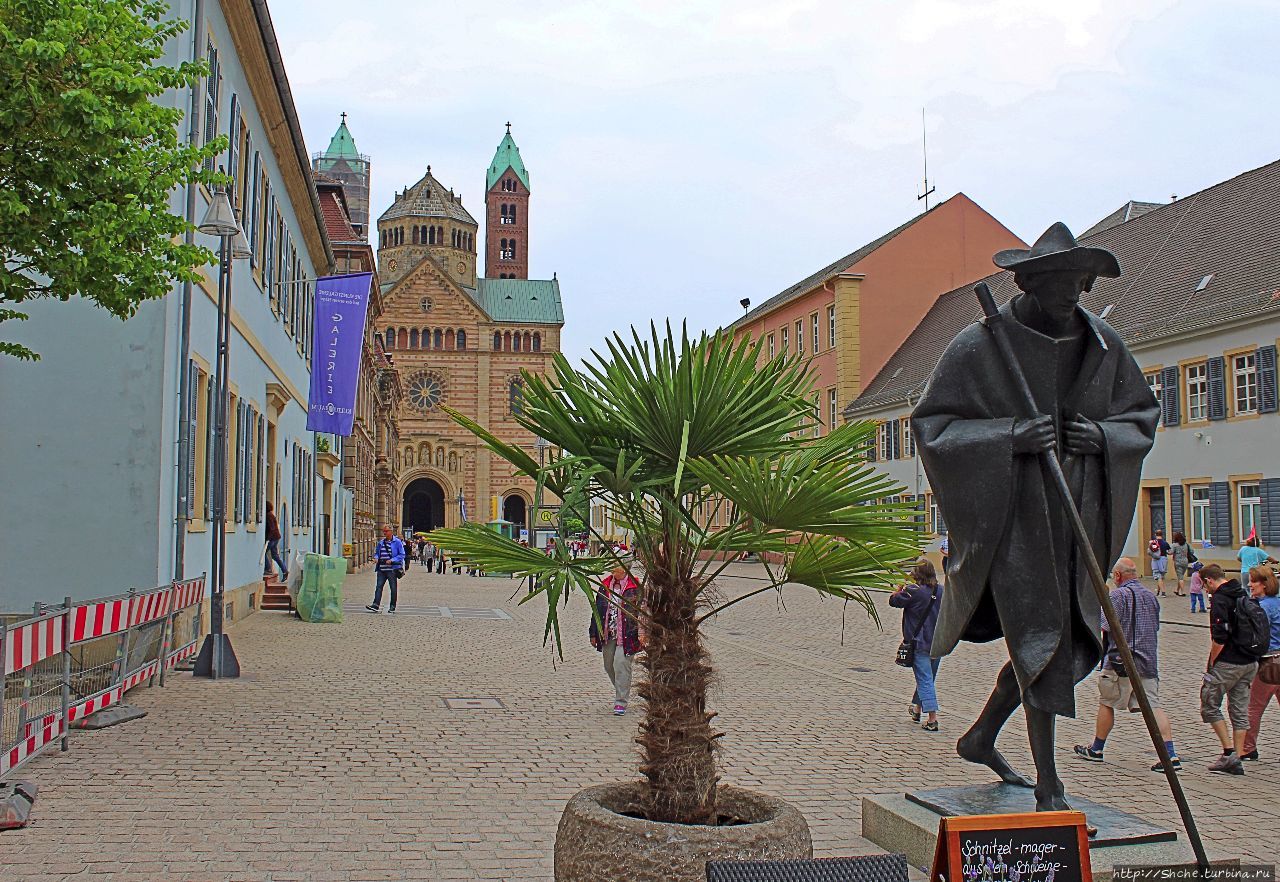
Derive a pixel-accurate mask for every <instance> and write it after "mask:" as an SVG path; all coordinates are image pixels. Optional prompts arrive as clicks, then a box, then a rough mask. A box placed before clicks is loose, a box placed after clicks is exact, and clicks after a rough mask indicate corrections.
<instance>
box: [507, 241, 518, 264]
mask: <svg viewBox="0 0 1280 882" xmlns="http://www.w3.org/2000/svg"><path fill="white" fill-rule="evenodd" d="M507 259H508V260H515V259H516V240H515V239H512V240H511V253H510V254H508V255H507Z"/></svg>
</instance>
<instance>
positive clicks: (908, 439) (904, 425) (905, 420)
mask: <svg viewBox="0 0 1280 882" xmlns="http://www.w3.org/2000/svg"><path fill="white" fill-rule="evenodd" d="M898 422H899V423H900V424H901V426H900V428H899V429H898V432H899V433H900V437H901V438H902V455H903V456H905V457H906V458H907V459H914V458H915V455H916V439H915V438H913V437H912V436H911V417H902V418H900V419H899V420H898Z"/></svg>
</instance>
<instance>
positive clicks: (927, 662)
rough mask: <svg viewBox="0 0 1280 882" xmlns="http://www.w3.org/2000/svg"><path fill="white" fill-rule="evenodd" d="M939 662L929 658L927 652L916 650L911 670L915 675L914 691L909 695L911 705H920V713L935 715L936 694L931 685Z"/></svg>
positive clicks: (936, 708)
mask: <svg viewBox="0 0 1280 882" xmlns="http://www.w3.org/2000/svg"><path fill="white" fill-rule="evenodd" d="M939 661H941V659H936V658H929V653H928V652H921V651H920V649H919V647H917V648H916V660H915V664H914V665H912V668H911V669H912V671H913V672H914V673H915V675H916V691H915V692H913V693H911V703H912V704H918V705H920V710H921V712H922V713H926V714H927V713H936V712H937V710H938V692H937V690H936V689H934V685H933V684H934V680H935V679H936V678H937V676H938V662H939Z"/></svg>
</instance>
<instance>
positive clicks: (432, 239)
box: [427, 227, 436, 245]
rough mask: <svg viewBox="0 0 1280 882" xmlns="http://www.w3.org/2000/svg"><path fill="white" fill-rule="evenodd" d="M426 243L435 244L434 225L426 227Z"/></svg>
mask: <svg viewBox="0 0 1280 882" xmlns="http://www.w3.org/2000/svg"><path fill="white" fill-rule="evenodd" d="M427 244H428V245H434V244H436V228H435V227H427Z"/></svg>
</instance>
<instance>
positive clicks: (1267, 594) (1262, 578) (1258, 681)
mask: <svg viewBox="0 0 1280 882" xmlns="http://www.w3.org/2000/svg"><path fill="white" fill-rule="evenodd" d="M1249 593H1250V595H1252V597H1253V599H1254V600H1256V601H1258V606H1260V607H1262V609H1263V611H1265V612H1266V614H1267V620H1268V621H1270V622H1271V642H1270V644H1269V645H1268V646H1267V654H1266V655H1264V656H1263V657H1262V661H1261V662H1259V663H1258V674H1257V676H1255V677H1254V678H1253V685H1252V686H1250V687H1249V731H1248V733H1247V734H1246V735H1245V736H1244V752H1243V753H1242V754H1240V759H1242V760H1256V759H1257V758H1258V730H1259V729H1261V728H1262V714H1263V712H1264V711H1266V709H1267V705H1269V704H1271V700H1272V699H1273V698H1274V699H1275V700H1276V702H1277V703H1280V582H1277V580H1276V574H1275V573H1273V572H1272V571H1271V567H1268V566H1260V567H1254V568H1253V569H1251V570H1249Z"/></svg>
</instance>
